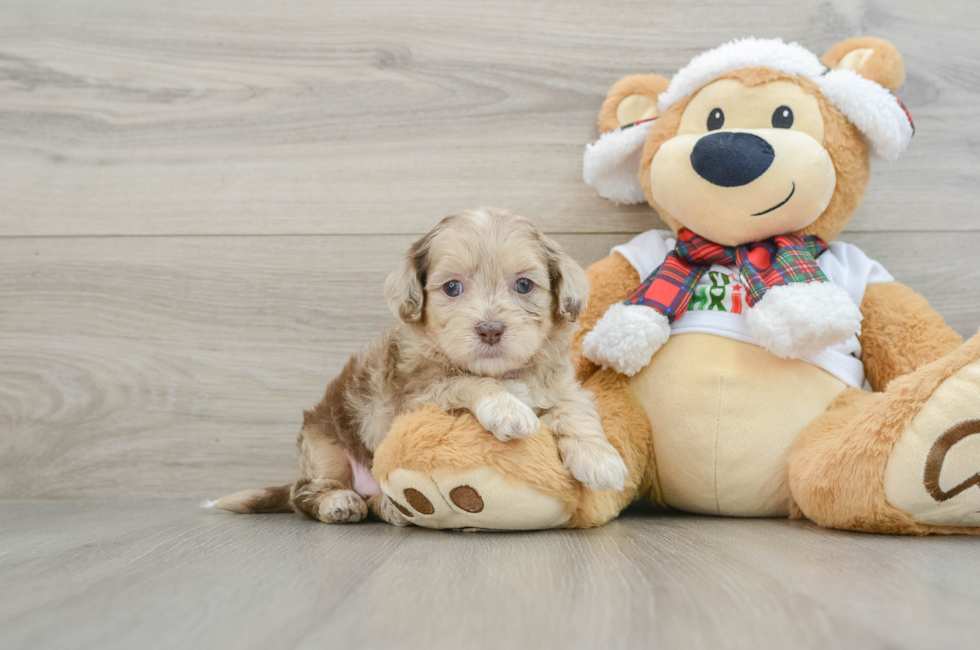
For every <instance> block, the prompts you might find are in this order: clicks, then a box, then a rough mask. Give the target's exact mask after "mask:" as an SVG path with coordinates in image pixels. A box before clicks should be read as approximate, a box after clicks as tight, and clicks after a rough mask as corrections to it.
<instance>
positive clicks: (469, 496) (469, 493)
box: [449, 485, 483, 513]
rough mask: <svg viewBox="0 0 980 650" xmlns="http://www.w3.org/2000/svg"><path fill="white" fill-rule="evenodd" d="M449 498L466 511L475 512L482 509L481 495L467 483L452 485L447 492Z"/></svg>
mask: <svg viewBox="0 0 980 650" xmlns="http://www.w3.org/2000/svg"><path fill="white" fill-rule="evenodd" d="M449 498H450V499H451V500H452V502H453V503H455V504H456V505H457V506H459V507H460V508H461V509H462V510H465V511H466V512H473V513H476V512H482V511H483V497H481V496H480V493H479V492H477V491H476V490H475V489H473V488H471V487H470V486H469V485H460V486H459V487H454V488H453V489H452V490H451V491H450V492H449Z"/></svg>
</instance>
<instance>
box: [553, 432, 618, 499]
mask: <svg viewBox="0 0 980 650" xmlns="http://www.w3.org/2000/svg"><path fill="white" fill-rule="evenodd" d="M560 451H561V456H562V460H563V461H564V464H565V469H567V470H568V471H569V472H571V473H572V476H574V477H575V478H576V480H578V481H579V482H580V483H582V485H584V486H585V487H587V488H589V489H590V490H595V491H597V492H598V491H601V490H616V491H618V492H621V491H622V490H623V489H624V488H625V487H626V476H627V475H628V474H629V470H627V469H626V463H624V462H623V458H622V457H621V456H620V455H619V452H618V451H616V449H615V448H614V447H613V446H612V445H610V444H609V443H608V442H605V441H602V442H591V441H583V440H576V441H574V442H573V441H568V442H567V443H565V444H562V445H560Z"/></svg>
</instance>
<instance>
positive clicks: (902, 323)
mask: <svg viewBox="0 0 980 650" xmlns="http://www.w3.org/2000/svg"><path fill="white" fill-rule="evenodd" d="M861 313H862V315H863V316H864V321H863V323H862V324H861V335H860V337H859V338H860V341H861V349H862V358H863V361H864V371H865V375H866V376H867V378H868V382H869V383H870V384H871V387H872V389H874V390H875V391H876V392H878V391H882V390H884V388H885V387H886V386H887V385H888V384H889V382H891V380H892V379H895V378H896V377H900V376H902V375H906V374H908V373H910V372H912V371H914V370H916V369H917V368H920V367H922V366H924V365H925V364H927V363H931V362H933V361H935V360H937V359H939V358H941V357H943V356H945V355H947V354H949V353H950V352H952V351H953V350H955V349H956V348H958V347H959V346H960V345H962V343H963V337H961V336H960V335H959V334H957V333H956V332H955V331H954V330H953V328H951V327H950V326H949V325H947V324H946V321H945V320H943V317H942V316H940V315H939V314H938V313H936V312H935V311H934V310H933V309H932V307H931V306H930V305H929V302H928V301H927V300H926V299H925V298H923V297H922V296H920V295H919V294H917V293H916V292H914V291H912V289H909V288H908V287H906V286H905V285H903V284H899V283H898V282H882V283H876V284H871V285H868V288H867V291H866V292H865V294H864V299H863V300H862V301H861Z"/></svg>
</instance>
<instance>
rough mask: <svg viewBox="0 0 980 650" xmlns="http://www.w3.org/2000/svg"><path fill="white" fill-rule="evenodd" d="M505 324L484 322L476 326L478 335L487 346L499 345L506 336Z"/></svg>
mask: <svg viewBox="0 0 980 650" xmlns="http://www.w3.org/2000/svg"><path fill="white" fill-rule="evenodd" d="M504 329H505V328H504V324H503V323H500V322H498V321H487V320H485V321H483V322H482V323H480V324H479V325H477V326H476V333H477V334H479V335H480V340H481V341H482V342H484V343H486V344H487V345H497V344H498V343H500V337H501V336H503V334H504Z"/></svg>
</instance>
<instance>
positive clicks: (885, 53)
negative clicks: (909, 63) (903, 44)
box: [820, 36, 905, 90]
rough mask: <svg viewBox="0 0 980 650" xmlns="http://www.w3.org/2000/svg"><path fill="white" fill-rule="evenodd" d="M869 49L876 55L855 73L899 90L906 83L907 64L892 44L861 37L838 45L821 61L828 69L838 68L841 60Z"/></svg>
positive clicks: (890, 88)
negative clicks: (851, 53) (850, 54)
mask: <svg viewBox="0 0 980 650" xmlns="http://www.w3.org/2000/svg"><path fill="white" fill-rule="evenodd" d="M862 49H868V50H873V51H874V53H873V54H872V55H871V56H870V57H868V58H867V59H866V60H865V61H864V64H863V65H862V66H861V67H860V68H859V69H858V70H856V71H855V72H857V73H859V74H860V75H861V76H862V77H864V78H865V79H871V80H872V81H876V82H878V83H879V84H881V85H882V86H884V87H885V88H887V89H888V90H898V88H899V86H901V85H902V83H904V82H905V62H904V61H903V60H902V55H901V54H899V53H898V50H897V49H895V46H894V45H892V44H891V42H889V41H886V40H885V39H882V38H875V37H873V36H859V37H857V38H849V39H847V40H846V41H841V42H840V43H837V44H836V45H834V46H833V47H831V48H830V49H829V50H827V51H826V52H825V53H824V55H823V56H822V57H820V61H821V62H822V63H823V64H824V65H825V66H827V67H828V68H836V67H837V65H838V64H839V63H840V60H841V59H843V58H844V56H846V55H847V54H849V53H850V52H853V51H854V50H862Z"/></svg>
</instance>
